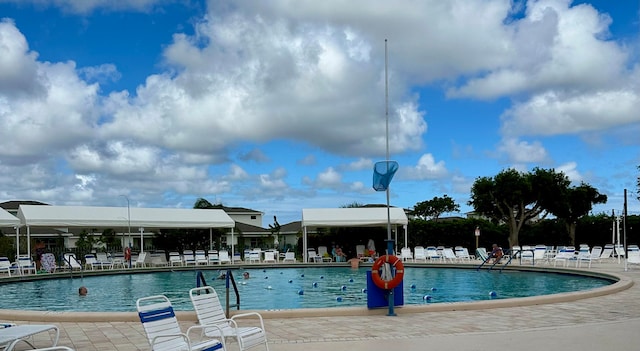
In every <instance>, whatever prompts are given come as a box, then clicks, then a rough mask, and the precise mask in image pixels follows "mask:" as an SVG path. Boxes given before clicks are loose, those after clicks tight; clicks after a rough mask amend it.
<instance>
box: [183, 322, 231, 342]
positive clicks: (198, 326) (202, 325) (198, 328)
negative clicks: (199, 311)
mask: <svg viewBox="0 0 640 351" xmlns="http://www.w3.org/2000/svg"><path fill="white" fill-rule="evenodd" d="M209 328H216V329H218V331H220V335H224V333H223V332H222V328H220V326H219V325H218V324H198V325H193V326H191V327H189V329H187V333H186V335H187V337H188V336H189V334H190V333H191V331H192V330H200V333H201V334H202V335H204V330H205V329H209ZM222 344H223V345H224V342H223V343H222Z"/></svg>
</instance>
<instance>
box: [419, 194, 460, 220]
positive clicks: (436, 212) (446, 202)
mask: <svg viewBox="0 0 640 351" xmlns="http://www.w3.org/2000/svg"><path fill="white" fill-rule="evenodd" d="M458 211H460V205H458V204H456V202H455V201H454V200H453V199H452V198H450V197H449V196H447V195H446V194H445V195H444V196H443V197H437V196H435V197H434V198H433V199H431V200H427V201H422V202H418V203H417V204H416V205H415V206H413V214H415V215H416V216H418V217H420V218H422V219H427V218H433V219H434V220H435V221H437V220H438V218H439V217H440V216H441V215H442V214H443V213H447V212H458Z"/></svg>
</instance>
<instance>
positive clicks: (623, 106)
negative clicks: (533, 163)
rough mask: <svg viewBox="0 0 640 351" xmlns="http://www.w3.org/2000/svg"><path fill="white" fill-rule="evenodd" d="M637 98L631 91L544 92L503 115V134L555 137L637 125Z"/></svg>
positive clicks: (638, 120)
mask: <svg viewBox="0 0 640 351" xmlns="http://www.w3.org/2000/svg"><path fill="white" fill-rule="evenodd" d="M639 110H640V96H639V95H638V91H633V90H630V89H624V90H609V91H596V92H590V93H584V94H577V95H576V94H565V93H557V92H547V93H544V94H540V95H536V96H533V97H532V98H531V99H530V100H528V101H526V102H524V103H516V104H515V105H514V106H513V107H512V108H511V109H509V110H508V111H506V112H505V114H504V115H503V116H502V117H503V119H504V124H503V126H502V134H504V135H506V136H521V135H558V134H566V133H571V134H574V133H581V132H588V131H596V130H606V129H611V128H614V127H616V126H621V125H632V124H638V123H640V119H639V118H638V111H639Z"/></svg>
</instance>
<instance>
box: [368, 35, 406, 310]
mask: <svg viewBox="0 0 640 351" xmlns="http://www.w3.org/2000/svg"><path fill="white" fill-rule="evenodd" d="M384 83H385V84H384V86H385V88H384V89H385V90H384V99H385V122H386V130H385V132H386V135H385V136H386V156H387V158H386V160H385V161H379V162H376V164H375V165H374V167H373V189H374V190H375V191H386V195H387V240H386V242H387V253H386V255H384V256H381V257H379V258H378V259H377V260H376V261H375V262H374V264H373V266H372V267H371V280H372V281H373V283H374V284H375V285H376V286H377V287H378V288H380V289H384V290H385V295H386V299H387V301H388V303H389V312H388V313H387V316H395V315H396V314H395V312H394V310H393V307H394V304H395V297H394V293H393V289H394V288H395V287H397V286H398V285H400V283H402V277H403V276H404V266H403V264H402V260H401V259H400V258H399V257H397V256H394V255H393V247H394V241H393V239H392V238H391V211H390V206H389V185H390V184H391V179H393V176H394V175H395V174H396V171H397V170H398V162H396V161H390V160H389V78H388V74H387V39H385V40H384ZM380 270H382V272H380ZM367 298H368V300H370V299H372V298H373V292H369V295H368V297H367Z"/></svg>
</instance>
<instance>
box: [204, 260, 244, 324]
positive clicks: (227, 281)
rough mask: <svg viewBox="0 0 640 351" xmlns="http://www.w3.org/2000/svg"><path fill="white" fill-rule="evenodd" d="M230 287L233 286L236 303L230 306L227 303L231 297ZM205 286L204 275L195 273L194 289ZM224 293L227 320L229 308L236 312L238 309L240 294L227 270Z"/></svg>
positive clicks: (231, 274) (229, 271)
mask: <svg viewBox="0 0 640 351" xmlns="http://www.w3.org/2000/svg"><path fill="white" fill-rule="evenodd" d="M229 283H231V284H229ZM230 285H232V286H233V292H234V294H235V295H236V303H235V304H233V305H232V304H231V303H230V302H229V301H231V300H230V299H229V297H230V295H231V288H230ZM201 286H207V281H206V280H205V279H204V274H203V273H202V271H196V287H198V288H199V287H201ZM225 293H226V306H225V307H226V315H227V318H229V316H230V314H229V312H230V311H231V307H235V308H236V310H239V309H240V293H239V292H238V285H236V280H235V279H234V278H233V273H231V269H227V271H226V273H225Z"/></svg>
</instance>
